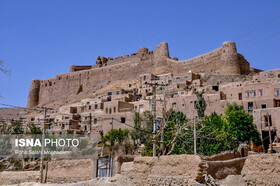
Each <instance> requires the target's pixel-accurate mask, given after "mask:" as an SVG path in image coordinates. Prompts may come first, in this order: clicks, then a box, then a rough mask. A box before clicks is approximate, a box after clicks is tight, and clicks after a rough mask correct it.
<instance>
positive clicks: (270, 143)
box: [266, 113, 273, 153]
mask: <svg viewBox="0 0 280 186" xmlns="http://www.w3.org/2000/svg"><path fill="white" fill-rule="evenodd" d="M266 115H267V124H268V131H269V147H270V153H272V151H273V149H272V148H273V147H272V139H271V131H270V118H269V114H268V113H267V114H266Z"/></svg>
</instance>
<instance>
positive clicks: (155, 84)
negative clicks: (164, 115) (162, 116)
mask: <svg viewBox="0 0 280 186" xmlns="http://www.w3.org/2000/svg"><path fill="white" fill-rule="evenodd" d="M144 84H146V85H150V86H152V90H153V94H154V96H153V106H154V107H153V112H154V113H153V117H154V119H153V120H154V130H153V157H155V156H156V150H157V149H156V144H155V143H156V142H155V140H156V139H155V136H156V117H157V103H156V102H157V92H156V91H157V86H166V85H165V84H158V83H148V82H145V83H144Z"/></svg>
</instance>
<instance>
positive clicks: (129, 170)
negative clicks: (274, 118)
mask: <svg viewBox="0 0 280 186" xmlns="http://www.w3.org/2000/svg"><path fill="white" fill-rule="evenodd" d="M65 163H66V164H67V166H65ZM89 164H90V161H88V160H83V161H81V162H78V161H72V162H62V161H61V162H60V163H57V164H56V165H55V166H54V167H53V168H54V169H56V171H54V172H53V174H54V175H52V177H53V180H51V179H49V181H53V182H54V183H61V185H65V184H67V185H71V186H129V185H202V184H200V183H198V182H196V181H195V178H196V177H197V176H198V175H199V174H200V165H201V160H200V159H199V158H197V156H193V155H180V156H168V157H160V158H158V157H137V158H135V160H134V162H127V163H123V166H122V168H121V174H117V175H115V176H114V177H112V178H95V179H91V178H88V177H87V176H86V175H87V172H85V171H84V170H86V169H87V167H88V165H89ZM71 165H72V166H71ZM74 167H77V170H78V171H74ZM59 171H61V172H64V176H65V178H63V179H64V181H62V182H60V181H61V179H62V177H63V175H60V173H59ZM50 175H51V174H50ZM83 176H85V177H84V178H83ZM203 176H204V175H203ZM208 176H209V175H208ZM73 178H75V179H73ZM80 178H82V179H86V181H82V180H81V179H80ZM208 178H209V177H208ZM208 178H207V179H208ZM67 179H68V180H67ZM38 182H39V172H38V171H28V172H27V171H25V172H20V171H17V172H12V171H9V172H8V171H4V172H1V173H0V184H1V185H5V184H10V185H13V184H20V185H24V186H31V185H32V186H33V185H40V184H38ZM69 182H77V183H69ZM212 183H214V184H218V185H221V186H231V185H232V186H233V185H234V186H237V185H280V154H257V155H250V156H249V157H248V158H247V160H246V161H245V164H244V167H243V169H242V172H241V175H229V176H227V177H226V178H225V179H223V180H212ZM214 184H213V185H214ZM47 185H58V184H51V183H47Z"/></svg>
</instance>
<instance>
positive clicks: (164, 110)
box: [160, 86, 166, 150]
mask: <svg viewBox="0 0 280 186" xmlns="http://www.w3.org/2000/svg"><path fill="white" fill-rule="evenodd" d="M165 95H166V86H165V87H164V93H163V108H162V122H161V128H162V130H161V137H160V141H161V142H162V143H161V144H160V148H161V149H162V150H163V148H164V144H163V142H164V128H165V114H166V99H165Z"/></svg>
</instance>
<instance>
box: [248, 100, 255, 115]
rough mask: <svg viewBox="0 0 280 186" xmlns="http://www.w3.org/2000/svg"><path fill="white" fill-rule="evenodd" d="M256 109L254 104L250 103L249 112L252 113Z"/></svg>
mask: <svg viewBox="0 0 280 186" xmlns="http://www.w3.org/2000/svg"><path fill="white" fill-rule="evenodd" d="M253 108H254V103H253V102H248V112H249V113H252V112H253Z"/></svg>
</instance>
